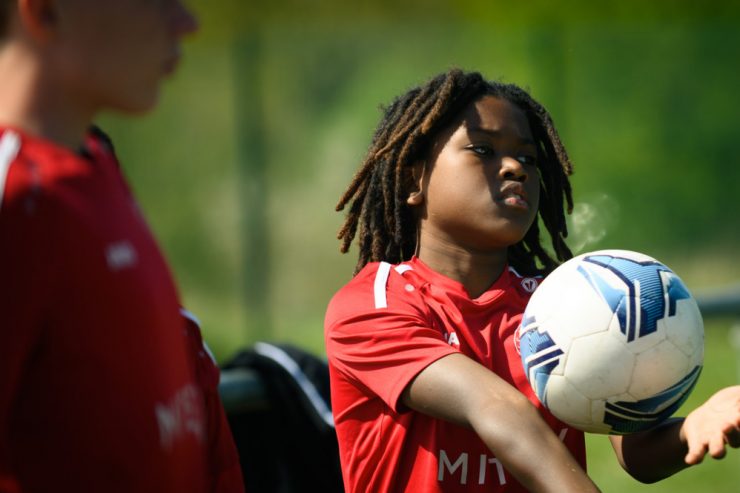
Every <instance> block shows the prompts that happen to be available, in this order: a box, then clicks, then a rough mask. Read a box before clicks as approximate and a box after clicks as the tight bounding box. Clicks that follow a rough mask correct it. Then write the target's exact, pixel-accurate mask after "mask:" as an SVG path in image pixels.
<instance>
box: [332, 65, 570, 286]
mask: <svg viewBox="0 0 740 493" xmlns="http://www.w3.org/2000/svg"><path fill="white" fill-rule="evenodd" d="M485 95H491V96H495V97H499V98H502V99H505V100H507V101H509V102H510V103H512V104H514V105H516V106H517V107H518V108H520V109H521V110H522V111H524V113H525V114H526V117H527V121H528V123H529V126H530V129H531V131H532V135H533V137H534V140H535V144H536V146H537V149H538V157H537V167H538V169H539V175H540V205H539V210H538V216H539V219H540V220H541V221H542V224H543V225H544V226H545V228H546V229H547V232H548V233H549V235H550V239H551V243H552V249H553V251H554V253H555V258H553V257H552V256H551V255H550V254H549V253H548V252H547V251H546V250H545V248H544V247H543V246H542V243H541V241H540V230H539V224H538V222H539V221H538V220H535V221H534V222H533V224H532V226H531V227H530V228H529V230H528V231H527V233H526V234H525V236H524V238H523V239H522V240H521V241H520V242H518V243H517V244H515V245H512V246H510V247H509V251H508V258H509V263H510V265H511V266H512V267H514V268H515V269H516V270H518V271H519V272H521V273H527V274H532V273H535V272H538V271H541V270H544V271H545V272H549V271H551V270H552V269H554V268H555V267H556V266H557V265H559V263H560V262H561V261H564V260H566V259H569V258H571V257H572V256H573V255H572V253H571V251H570V249H569V248H568V246H567V245H566V244H565V240H564V239H565V238H566V237H567V236H568V229H567V225H566V221H565V209H564V207H563V202H565V203H566V206H567V212H568V213H570V212H571V211H572V209H573V198H572V192H571V186H570V181H569V180H568V176H569V175H570V174H572V172H573V166H572V164H571V162H570V159H569V158H568V154H567V153H566V151H565V148H564V147H563V144H562V142H561V140H560V137H559V135H558V133H557V131H556V130H555V126H554V124H553V121H552V118H551V117H550V115H549V113H548V112H547V110H545V108H544V107H543V106H542V105H541V104H539V103H538V102H537V101H535V100H534V99H532V97H531V96H530V95H529V94H528V93H527V92H526V91H524V90H523V89H521V88H520V87H518V86H516V85H514V84H504V83H499V82H490V81H487V80H485V79H484V78H483V76H482V75H481V74H480V73H478V72H463V71H461V70H458V69H454V70H451V71H449V72H447V73H444V74H440V75H438V76H436V77H434V78H433V79H431V80H430V81H429V82H427V83H426V84H424V85H421V86H419V87H415V88H413V89H411V90H409V91H408V92H407V93H406V94H403V95H402V96H400V97H398V98H396V99H395V100H394V101H393V102H392V103H391V105H390V106H388V107H387V108H384V115H383V118H382V119H381V121H380V124H379V125H378V127H377V129H376V130H375V134H374V135H373V139H372V142H371V144H370V148H369V150H368V152H367V154H366V156H365V159H364V161H363V162H362V164H361V166H360V169H359V170H358V171H357V173H356V174H355V176H354V178H353V179H352V182H351V183H350V185H349V187H348V188H347V190H346V191H345V192H344V194H343V195H342V197H341V198H340V199H339V202H338V204H337V206H336V210H337V211H341V210H344V209H345V207H346V206H347V205H348V204H349V210H348V211H347V214H346V218H345V221H344V224H343V226H342V228H341V229H340V230H339V233H338V234H337V238H338V239H339V240H340V241H341V246H340V251H341V252H342V253H346V252H347V251H349V248H350V245H351V243H352V241H353V240H354V239H355V237H357V242H358V248H359V258H358V261H357V265H356V267H355V273H357V272H359V271H360V269H362V268H363V267H364V266H365V264H367V263H368V262H375V261H387V262H390V263H399V262H402V261H404V260H408V259H410V258H411V257H412V256H413V255H414V253H415V251H416V242H417V237H418V231H417V228H418V223H417V220H416V218H415V216H414V213H413V211H412V208H411V207H410V206H409V205H408V204H407V203H406V196H407V193H408V187H409V186H410V185H411V183H412V181H411V180H412V175H411V168H412V166H413V165H414V164H415V163H417V162H419V161H421V160H423V159H424V158H425V157H426V155H427V153H428V151H429V148H430V147H431V144H432V143H433V139H434V137H435V136H436V134H437V132H439V131H440V130H441V129H442V128H444V127H445V125H446V124H448V123H449V122H450V121H451V120H453V119H454V118H455V117H456V116H457V115H459V114H460V112H462V111H463V109H464V108H466V107H467V106H468V105H469V104H471V103H473V102H475V101H477V100H478V99H479V98H481V97H482V96H485Z"/></svg>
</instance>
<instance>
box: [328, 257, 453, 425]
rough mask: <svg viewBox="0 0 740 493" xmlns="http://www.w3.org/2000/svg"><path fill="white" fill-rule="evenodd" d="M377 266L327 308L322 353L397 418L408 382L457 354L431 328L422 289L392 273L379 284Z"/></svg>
mask: <svg viewBox="0 0 740 493" xmlns="http://www.w3.org/2000/svg"><path fill="white" fill-rule="evenodd" d="M379 265H382V264H370V265H369V266H368V267H366V268H365V269H363V271H361V272H360V273H359V274H358V275H357V276H355V278H354V279H353V280H352V281H351V282H350V283H349V284H347V285H346V286H345V287H344V288H342V289H341V290H340V291H339V292H338V293H337V294H336V295H335V296H334V298H333V299H332V301H331V302H330V303H329V307H328V309H327V314H326V321H325V326H326V334H325V337H326V351H327V354H328V357H329V360H330V361H331V363H332V365H333V366H334V369H335V370H336V371H339V372H341V373H342V374H343V375H344V376H345V378H346V379H348V380H349V381H352V382H353V383H354V384H355V385H356V386H357V387H359V388H361V389H365V391H366V392H369V393H371V394H374V395H376V396H378V397H380V399H382V400H383V401H384V402H385V404H386V405H388V406H389V407H390V408H391V409H393V410H394V411H396V412H399V411H400V410H401V409H400V406H399V399H400V397H401V393H402V392H403V390H404V389H405V388H406V386H407V385H408V384H409V383H410V382H411V380H412V379H413V378H414V377H415V376H416V375H418V374H419V372H421V371H422V370H423V369H424V368H426V367H427V366H429V365H430V364H431V363H433V362H434V361H436V360H438V359H440V358H442V357H444V356H447V355H449V354H453V353H456V352H458V351H457V349H455V348H453V347H451V346H450V345H449V344H448V343H447V342H446V341H445V339H444V335H443V333H442V331H440V330H439V329H438V328H435V327H434V325H433V322H432V317H431V314H430V313H429V312H428V310H427V309H426V306H425V303H424V300H423V299H422V297H421V296H420V294H419V292H418V290H419V289H424V287H423V286H415V285H414V284H413V283H410V282H409V281H408V280H407V279H405V278H404V277H403V275H402V274H399V273H398V272H397V271H396V270H395V269H393V268H391V269H390V270H389V271H387V277H386V278H385V279H383V277H385V274H384V272H383V270H382V269H380V270H379V269H378V267H379ZM385 265H386V266H387V265H388V264H385ZM386 269H387V267H386ZM379 276H380V277H379ZM384 281H385V282H384Z"/></svg>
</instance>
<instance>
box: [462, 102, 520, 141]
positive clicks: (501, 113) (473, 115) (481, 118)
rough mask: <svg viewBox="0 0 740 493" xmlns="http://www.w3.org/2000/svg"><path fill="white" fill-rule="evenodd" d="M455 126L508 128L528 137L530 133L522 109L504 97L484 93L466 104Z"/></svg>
mask: <svg viewBox="0 0 740 493" xmlns="http://www.w3.org/2000/svg"><path fill="white" fill-rule="evenodd" d="M455 127H457V128H460V127H465V128H466V129H468V130H470V129H476V130H481V131H489V132H499V131H502V130H510V131H514V132H515V133H517V134H519V135H520V136H522V137H523V138H528V139H531V135H532V131H531V129H530V126H529V121H528V120H527V115H526V113H525V112H524V110H522V109H521V108H520V107H519V106H517V105H516V104H514V103H512V102H511V101H509V100H507V99H505V98H502V97H498V96H492V95H485V96H483V97H481V98H478V99H477V100H475V101H472V102H471V103H470V104H468V106H467V107H466V108H465V109H464V110H463V111H462V113H461V115H460V117H459V118H458V119H457V121H456V125H455Z"/></svg>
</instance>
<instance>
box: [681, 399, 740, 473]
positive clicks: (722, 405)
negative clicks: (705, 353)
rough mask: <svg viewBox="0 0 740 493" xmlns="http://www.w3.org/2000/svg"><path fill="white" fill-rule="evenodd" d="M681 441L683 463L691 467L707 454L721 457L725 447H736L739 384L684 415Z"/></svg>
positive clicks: (739, 422) (739, 424)
mask: <svg viewBox="0 0 740 493" xmlns="http://www.w3.org/2000/svg"><path fill="white" fill-rule="evenodd" d="M680 437H681V440H682V441H683V442H684V443H686V445H687V446H688V448H689V452H688V453H687V454H686V457H685V458H684V460H685V461H686V464H689V465H694V464H698V463H700V462H701V461H702V460H703V459H704V455H706V454H707V452H708V453H709V455H711V456H712V457H714V458H715V459H721V458H722V457H724V456H725V445H729V446H730V447H733V448H738V447H740V385H735V386H733V387H726V388H724V389H722V390H720V391H719V392H717V393H716V394H714V395H713V396H712V397H710V398H709V399H708V400H707V401H706V402H705V403H704V404H702V405H701V406H699V407H698V408H696V409H695V410H694V411H692V412H691V413H689V415H688V416H686V419H685V420H684V422H683V425H682V426H681V431H680Z"/></svg>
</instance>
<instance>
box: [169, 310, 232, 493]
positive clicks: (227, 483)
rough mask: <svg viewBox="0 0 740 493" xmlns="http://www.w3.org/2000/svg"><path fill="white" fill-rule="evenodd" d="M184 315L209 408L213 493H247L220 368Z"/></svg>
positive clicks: (195, 326)
mask: <svg viewBox="0 0 740 493" xmlns="http://www.w3.org/2000/svg"><path fill="white" fill-rule="evenodd" d="M182 312H183V317H184V318H185V321H186V331H187V337H188V341H189V343H190V348H191V355H192V357H193V361H194V366H195V378H196V382H197V383H198V386H199V387H200V389H201V392H202V393H203V402H204V404H205V408H206V409H205V410H206V426H207V437H208V438H207V440H208V447H207V448H208V465H209V476H210V484H211V490H210V491H211V492H212V493H244V480H243V478H242V470H241V467H240V464H239V454H238V452H237V449H236V445H235V444H234V439H233V436H232V434H231V428H230V427H229V422H228V420H227V418H226V411H225V410H224V407H223V405H222V403H221V397H220V396H219V393H218V382H219V376H220V371H219V368H218V366H217V365H216V361H215V360H214V359H213V356H212V354H211V352H210V351H209V350H208V347H207V346H206V345H205V343H204V342H203V337H202V336H201V333H200V328H199V327H198V324H197V322H196V320H195V318H194V317H193V316H192V315H191V314H190V313H189V312H187V311H185V310H182Z"/></svg>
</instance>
